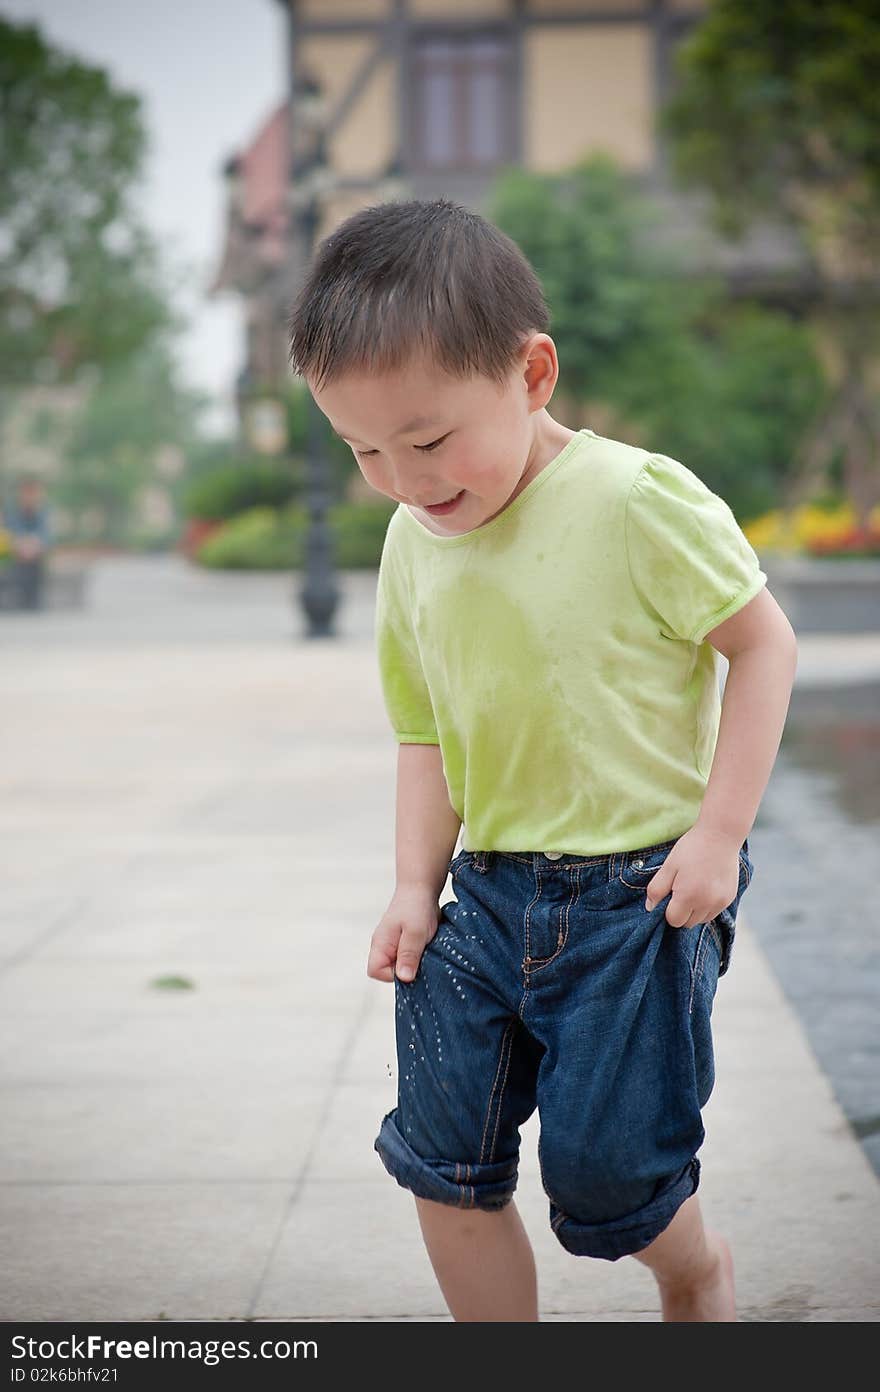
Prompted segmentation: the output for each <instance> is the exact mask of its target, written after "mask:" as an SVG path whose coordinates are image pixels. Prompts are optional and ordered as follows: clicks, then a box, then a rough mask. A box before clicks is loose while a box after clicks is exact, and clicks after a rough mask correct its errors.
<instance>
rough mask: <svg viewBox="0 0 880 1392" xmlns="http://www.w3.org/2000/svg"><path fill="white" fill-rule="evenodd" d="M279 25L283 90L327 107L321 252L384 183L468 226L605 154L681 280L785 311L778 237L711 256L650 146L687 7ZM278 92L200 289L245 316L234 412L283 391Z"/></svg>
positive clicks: (560, 0) (566, 5) (481, 6)
mask: <svg viewBox="0 0 880 1392" xmlns="http://www.w3.org/2000/svg"><path fill="white" fill-rule="evenodd" d="M275 3H280V4H282V5H283V6H284V9H285V10H286V12H287V14H288V22H289V28H288V34H289V44H290V52H289V71H290V75H291V89H292V90H293V91H295V90H296V84H297V82H298V81H301V80H302V78H303V77H306V76H307V77H308V78H309V79H310V80H312V81H313V82H315V83H317V84H318V86H319V87H320V88H321V90H322V92H323V93H324V94H325V96H326V101H327V113H326V158H327V161H328V163H329V165H330V167H331V169H332V171H333V176H334V177H333V189H332V191H331V192H329V193H328V194H327V196H326V198H325V200H324V205H323V219H322V222H321V224H320V225H319V227H318V229H317V232H316V236H317V237H318V239H320V238H321V237H323V236H325V235H327V234H328V233H329V232H330V231H332V229H333V227H334V226H336V225H337V224H338V223H339V222H340V221H342V219H343V218H345V217H347V216H348V215H349V214H350V213H352V212H354V211H356V210H357V209H358V208H360V207H363V206H364V205H366V204H369V203H372V202H375V201H378V200H379V199H380V198H381V197H382V193H381V190H382V187H383V184H384V183H385V181H386V179H387V178H388V176H389V174H392V175H396V176H397V177H398V178H400V179H401V180H402V181H403V187H404V188H405V190H406V193H405V194H404V195H402V196H406V197H415V198H430V197H438V196H440V195H441V194H442V195H444V196H446V197H450V198H454V199H455V200H457V201H458V202H461V203H464V204H466V205H468V206H471V207H474V208H477V209H481V207H482V201H483V199H484V197H485V195H486V194H487V192H488V190H489V187H490V185H491V184H492V181H493V180H494V178H495V176H496V174H497V173H498V171H499V170H500V169H501V168H502V167H503V166H509V165H511V164H514V165H518V166H521V167H523V168H525V169H529V170H534V171H535V172H540V173H552V172H561V171H563V170H564V169H566V168H568V167H570V166H571V165H572V164H574V163H576V162H577V161H578V160H581V159H583V158H584V157H585V156H587V155H589V154H591V153H593V152H596V151H602V152H605V153H607V154H609V155H611V156H612V157H613V158H614V159H615V160H616V161H617V162H618V163H619V165H620V166H621V167H622V168H623V169H625V170H627V171H629V172H630V173H631V174H632V175H633V177H634V179H635V180H636V181H637V183H638V184H640V185H641V186H642V187H643V188H644V190H645V191H646V192H648V193H650V194H651V196H652V197H653V198H654V200H655V202H659V204H660V206H661V207H662V209H663V212H664V220H663V229H664V235H665V236H668V237H669V238H670V239H671V240H676V239H680V238H682V237H686V238H687V239H688V242H689V244H690V245H692V246H693V247H694V248H695V249H696V255H695V257H694V260H693V264H694V269H695V270H696V271H701V270H703V269H706V268H710V267H712V268H715V269H717V270H720V271H722V272H723V273H724V274H725V275H726V276H727V277H728V279H729V281H730V283H731V286H732V288H733V289H734V290H735V291H739V292H741V293H749V294H759V295H763V296H766V297H768V298H770V299H773V298H774V297H776V298H783V299H784V298H786V297H788V296H790V295H791V294H795V295H797V281H798V276H799V252H798V249H797V246H796V244H795V243H794V242H793V240H792V239H791V238H790V236H789V235H788V234H787V233H785V232H784V231H783V230H782V229H779V228H774V227H770V226H766V227H762V228H759V229H756V230H755V231H753V232H752V233H751V234H750V235H749V236H748V238H747V239H746V240H744V241H743V242H742V243H740V244H738V245H736V246H733V245H730V244H724V243H721V242H719V240H718V239H717V238H716V237H715V236H714V235H713V234H712V233H711V232H710V230H709V227H708V219H707V216H706V209H707V204H706V200H705V199H704V197H703V196H702V195H694V196H692V195H687V196H684V195H682V194H680V193H678V192H675V191H673V189H672V187H671V184H670V180H669V177H668V172H667V171H668V161H667V154H666V151H665V149H664V148H663V143H662V141H661V140H660V138H659V136H658V132H657V129H656V126H657V122H656V115H657V111H658V108H659V106H660V105H661V104H662V103H663V102H664V101H665V99H666V97H667V96H668V95H669V94H670V93H671V90H672V84H673V81H674V73H673V55H674V52H675V49H676V46H677V45H678V44H679V43H680V42H681V40H682V39H683V38H684V37H685V36H686V35H687V34H688V33H689V31H690V30H691V28H692V27H693V26H694V25H695V24H697V23H699V20H700V17H701V15H702V14H703V12H704V10H705V8H706V5H705V3H700V0H275ZM289 96H290V93H287V94H285V97H284V100H283V101H282V102H281V103H280V104H279V105H278V106H277V107H276V108H275V109H274V110H273V111H272V112H271V113H270V114H269V116H268V117H267V119H266V122H265V124H264V125H263V126H262V128H261V129H260V130H259V131H258V132H257V134H256V136H255V138H254V139H253V140H252V141H251V143H250V144H249V145H247V146H246V147H245V148H244V149H242V150H241V151H239V152H237V153H235V154H233V155H232V156H231V157H230V159H229V161H228V163H227V165H226V167H225V173H226V176H227V180H228V194H229V196H228V207H227V214H226V229H225V245H224V249H223V253H222V257H221V261H220V266H219V269H218V272H217V275H216V278H215V281H214V284H213V286H212V291H213V292H214V293H220V292H223V291H235V292H238V293H239V294H240V295H241V296H242V298H243V301H244V307H245V321H246V341H245V350H244V360H243V367H242V373H241V377H240V381H239V389H240V400H241V399H242V397H243V396H244V395H246V393H247V390H248V389H249V387H251V386H254V385H257V386H264V385H272V384H279V383H282V382H284V381H285V380H286V379H287V378H288V375H289V374H288V369H287V365H286V343H285V316H286V313H287V311H288V309H289V306H290V303H291V301H292V298H293V295H294V293H295V289H296V285H297V283H298V280H299V276H300V273H301V266H300V265H299V264H298V261H297V256H298V255H299V256H301V255H302V252H301V251H300V250H299V249H298V246H297V239H296V238H295V237H292V236H290V235H289V214H288V178H289V172H290V168H291V152H292V151H293V150H295V148H296V146H297V145H298V143H299V142H298V133H297V130H296V127H295V125H294V124H293V123H292V121H291V118H290V111H291V107H290V106H289V105H288V101H289Z"/></svg>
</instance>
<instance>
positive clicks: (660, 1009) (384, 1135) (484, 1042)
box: [374, 837, 753, 1261]
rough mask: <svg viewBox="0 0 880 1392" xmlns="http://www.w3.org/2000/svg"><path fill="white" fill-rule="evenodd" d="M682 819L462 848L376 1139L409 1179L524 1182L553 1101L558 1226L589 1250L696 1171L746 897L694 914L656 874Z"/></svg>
mask: <svg viewBox="0 0 880 1392" xmlns="http://www.w3.org/2000/svg"><path fill="white" fill-rule="evenodd" d="M678 839H680V838H677V837H676V838H673V839H672V840H670V841H664V842H659V843H657V844H655V845H653V846H646V847H644V848H642V849H641V850H631V851H622V852H616V853H610V854H605V855H594V856H582V855H568V854H567V853H564V854H563V855H562V856H561V857H560V858H554V856H553V853H550V854H547V853H544V852H543V851H524V852H519V853H514V852H510V851H474V850H468V851H460V852H459V854H458V855H456V856H454V857H453V859H452V860H451V861H450V866H449V869H450V873H451V875H452V884H453V889H454V892H455V894H456V896H457V897H456V898H455V899H453V900H450V901H449V902H447V903H445V904H443V905H442V906H441V908H440V918H439V923H438V927H437V932H436V934H435V936H434V937H433V938H432V940H431V941H430V942H429V943H428V945H427V947H426V948H425V950H424V953H423V954H422V958H421V961H420V963H419V969H418V971H417V972H416V975H415V977H414V979H413V980H412V981H409V982H404V981H400V980H398V978H397V977H396V976H395V978H394V990H395V1005H396V1036H397V1062H398V1086H397V1106H396V1107H395V1108H394V1109H393V1110H392V1111H390V1112H389V1113H387V1114H386V1116H385V1117H384V1118H383V1120H382V1124H381V1128H380V1131H379V1134H378V1136H377V1137H376V1140H375V1143H374V1146H375V1149H376V1150H377V1151H378V1153H379V1155H380V1157H381V1159H382V1162H383V1164H384V1165H385V1168H386V1169H387V1170H388V1171H389V1173H390V1174H391V1175H393V1176H394V1178H395V1179H396V1180H397V1182H398V1184H400V1185H402V1186H403V1187H404V1188H405V1189H409V1190H410V1191H411V1192H412V1193H413V1194H415V1195H417V1196H419V1197H421V1198H426V1199H434V1200H435V1201H437V1202H440V1203H446V1204H451V1205H454V1206H456V1207H458V1208H486V1209H499V1208H502V1207H503V1206H504V1205H505V1204H506V1203H508V1202H509V1201H510V1198H511V1196H512V1195H513V1192H514V1190H515V1188H516V1183H517V1168H518V1160H519V1144H520V1134H519V1128H520V1126H521V1125H522V1123H523V1122H525V1121H526V1120H527V1119H528V1118H529V1117H530V1116H531V1115H532V1113H533V1112H534V1110H535V1108H536V1107H537V1109H538V1113H539V1117H540V1137H539V1142H538V1159H539V1164H540V1170H541V1182H542V1184H543V1187H544V1190H545V1193H546V1194H547V1196H548V1198H549V1200H550V1214H549V1218H550V1226H551V1229H552V1231H553V1232H554V1233H555V1234H556V1237H557V1238H558V1240H559V1242H560V1243H561V1244H562V1246H563V1247H564V1248H565V1249H566V1250H567V1251H569V1252H572V1253H574V1254H575V1255H576V1256H592V1257H604V1258H607V1259H608V1260H610V1261H616V1260H617V1259H618V1258H619V1257H622V1256H627V1255H629V1254H631V1253H633V1252H638V1251H640V1250H641V1249H642V1248H643V1247H646V1246H647V1245H648V1243H650V1242H652V1241H653V1240H654V1238H655V1237H657V1236H658V1235H659V1234H660V1233H661V1232H662V1231H663V1229H664V1228H665V1227H666V1226H667V1225H668V1224H669V1223H670V1222H671V1220H672V1218H673V1217H674V1215H675V1213H676V1211H677V1210H678V1208H679V1207H680V1205H681V1204H682V1203H683V1202H684V1200H685V1199H687V1198H688V1197H689V1196H690V1195H691V1194H693V1193H694V1191H695V1190H696V1188H697V1185H698V1184H699V1177H700V1162H699V1160H698V1159H697V1157H696V1152H697V1151H698V1150H699V1148H700V1146H701V1145H702V1142H703V1139H704V1135H705V1133H704V1130H703V1125H702V1120H701V1116H700V1111H701V1108H702V1107H703V1106H704V1105H705V1103H706V1101H707V1099H708V1097H709V1094H710V1093H711V1091H712V1087H713V1084H714V1080H715V1067H714V1057H713V1050H712V1031H711V1026H710V1017H711V1012H712V1003H713V999H714V996H715V990H716V987H717V984H718V978H719V976H722V975H723V974H724V973H725V972H726V971H727V969H728V966H729V964H730V955H731V949H732V947H733V939H734V931H735V921H736V914H737V909H738V906H739V901H740V899H741V898H742V895H743V893H744V892H745V890H746V889H747V888H748V885H749V882H750V880H751V877H752V869H753V867H752V862H751V859H750V856H749V848H748V840H746V841H744V842H743V845H742V848H741V849H740V852H739V884H738V888H737V894H736V898H735V899H734V900H733V902H732V903H731V904H730V905H728V907H727V908H726V909H724V910H723V911H722V912H721V913H720V914H719V915H718V917H717V918H714V919H712V920H711V921H710V922H708V923H702V924H696V925H695V926H693V927H690V928H674V927H672V926H671V925H670V924H669V923H667V921H666V909H667V907H668V906H669V903H670V900H671V895H667V896H666V897H665V898H664V899H662V900H660V901H659V902H658V903H657V904H656V905H655V906H654V908H653V909H652V910H651V911H650V912H648V911H647V910H646V909H645V886H646V885H647V884H648V881H649V880H650V879H651V878H652V877H653V876H654V875H655V874H656V872H657V870H658V869H659V867H660V866H661V865H662V864H663V862H664V860H665V858H666V856H667V855H668V853H669V851H670V850H671V849H672V847H673V846H674V845H675V843H676V841H677V840H678Z"/></svg>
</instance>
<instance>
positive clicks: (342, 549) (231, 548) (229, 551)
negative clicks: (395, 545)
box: [197, 503, 396, 570]
mask: <svg viewBox="0 0 880 1392" xmlns="http://www.w3.org/2000/svg"><path fill="white" fill-rule="evenodd" d="M395 506H396V504H389V505H388V506H387V507H386V506H385V505H384V504H380V503H338V504H337V505H336V506H335V507H331V508H330V509H329V511H328V513H327V520H328V522H329V524H330V528H331V531H332V534H333V559H334V564H335V565H336V567H337V568H338V569H340V570H358V569H364V570H372V569H375V568H376V567H377V566H378V564H379V558H380V556H381V554H382V543H383V541H384V538H385V532H386V529H387V527H388V522H389V519H390V517H391V514H392V513H393V511H394V508H395ZM307 526H308V514H307V512H306V509H305V508H304V507H303V506H302V504H301V503H297V504H294V505H290V506H288V507H286V508H282V509H275V508H270V507H256V508H250V509H249V510H248V511H247V512H244V513H241V514H240V515H239V516H238V517H235V518H232V519H231V520H230V521H229V522H227V523H226V525H225V526H224V527H223V528H222V529H221V531H219V532H216V533H215V534H214V535H213V536H212V537H210V538H209V539H208V540H207V541H205V542H203V543H202V545H201V546H200V547H199V549H198V552H197V560H198V561H199V563H200V564H201V565H205V566H209V567H211V568H216V569H218V570H296V569H301V568H302V566H303V563H304V557H305V540H306V529H307Z"/></svg>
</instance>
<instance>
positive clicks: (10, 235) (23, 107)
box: [0, 19, 172, 386]
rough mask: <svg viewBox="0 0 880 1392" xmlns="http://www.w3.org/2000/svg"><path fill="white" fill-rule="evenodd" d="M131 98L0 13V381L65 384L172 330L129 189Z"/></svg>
mask: <svg viewBox="0 0 880 1392" xmlns="http://www.w3.org/2000/svg"><path fill="white" fill-rule="evenodd" d="M145 146H146V137H145V133H144V129H143V125H142V121H141V114H140V99H139V98H137V97H135V96H133V95H131V94H128V93H123V92H118V91H115V90H114V89H113V87H112V86H111V84H110V80H109V78H108V76H107V74H106V73H104V72H103V71H101V70H100V69H98V68H92V67H89V66H87V65H86V64H83V63H81V62H79V61H78V60H77V59H75V58H73V57H70V56H68V55H67V54H65V53H63V52H61V51H59V50H57V49H55V48H53V47H51V46H50V45H49V44H47V43H46V41H45V40H44V39H43V37H42V35H41V33H40V31H39V29H38V28H37V27H36V26H33V25H23V26H19V25H15V24H12V23H10V22H9V21H8V20H4V19H0V170H2V174H0V383H2V384H3V385H4V386H8V385H10V384H16V383H28V382H32V381H34V380H35V379H42V380H47V379H49V380H52V379H55V380H62V381H64V380H72V379H73V378H75V376H76V374H77V372H78V371H79V370H80V369H81V368H82V367H83V366H84V365H88V364H96V365H98V366H102V365H104V364H115V363H118V362H119V360H120V359H121V358H122V357H124V356H125V355H126V354H127V353H129V352H134V351H136V350H137V349H138V347H139V346H140V345H141V344H142V343H143V342H144V340H145V339H147V338H148V337H150V336H151V335H152V334H154V333H156V332H159V331H161V330H163V329H168V328H170V327H171V322H172V317H171V315H170V312H169V309H168V306H167V302H166V300H165V296H164V293H163V292H162V290H161V287H160V283H159V271H158V257H157V253H156V251H155V248H154V246H153V244H152V242H151V240H150V238H149V237H148V235H147V234H146V232H145V231H144V230H143V228H142V227H141V226H140V225H139V223H138V220H137V217H136V215H135V213H134V211H133V209H132V206H131V201H130V193H131V189H132V186H133V184H134V182H135V180H136V179H137V177H138V175H139V173H140V170H141V164H142V161H143V156H144V151H145Z"/></svg>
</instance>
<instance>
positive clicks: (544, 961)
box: [528, 866, 581, 973]
mask: <svg viewBox="0 0 880 1392" xmlns="http://www.w3.org/2000/svg"><path fill="white" fill-rule="evenodd" d="M574 868H575V870H576V871H577V880H576V882H575V884H574V885H573V886H572V891H571V894H570V896H569V900H568V903H567V904H566V906H565V933H564V934H563V937H562V942H561V943H560V944H559V946H558V947H557V949H556V951H555V952H554V953H553V956H552V957H540V958H538V957H536V958H535V959H534V960H535V962H540V966H533V965H530V966H529V971H530V972H532V973H535V972H539V971H543V970H544V968H545V967H549V965H550V963H551V962H555V961H556V958H557V957H558V956H559V954H560V952H562V950H563V949H564V947H565V944H566V943H567V942H568V929H569V923H568V916H569V913H570V912H571V906H572V903H573V902H574V903H576V902H577V900H578V899H580V897H581V872H580V868H579V867H578V866H575V867H574ZM528 960H529V961H530V962H531V959H528Z"/></svg>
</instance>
